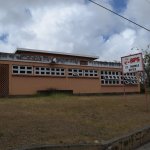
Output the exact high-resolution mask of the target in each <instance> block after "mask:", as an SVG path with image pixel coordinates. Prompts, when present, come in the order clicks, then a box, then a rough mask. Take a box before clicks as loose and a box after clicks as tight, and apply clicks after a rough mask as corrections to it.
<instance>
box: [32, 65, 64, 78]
mask: <svg viewBox="0 0 150 150" xmlns="http://www.w3.org/2000/svg"><path fill="white" fill-rule="evenodd" d="M34 74H36V75H45V76H64V75H65V69H64V68H48V67H35V68H34Z"/></svg>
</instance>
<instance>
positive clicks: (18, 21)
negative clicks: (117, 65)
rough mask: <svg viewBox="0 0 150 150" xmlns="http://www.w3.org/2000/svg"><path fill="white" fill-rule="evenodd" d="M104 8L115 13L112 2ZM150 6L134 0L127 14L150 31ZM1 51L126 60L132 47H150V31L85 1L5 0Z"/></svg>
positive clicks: (1, 8)
mask: <svg viewBox="0 0 150 150" xmlns="http://www.w3.org/2000/svg"><path fill="white" fill-rule="evenodd" d="M99 2H100V3H101V4H103V5H105V6H107V7H109V8H111V6H110V4H109V3H106V1H104V2H103V1H99ZM148 5H149V3H148V2H147V1H146V0H145V1H141V0H129V2H128V5H127V9H126V10H125V11H124V12H123V15H125V16H128V17H129V18H131V19H133V20H134V21H136V22H138V23H141V24H143V25H145V26H146V27H149V25H150V21H149V20H148V14H149V13H150V9H148V7H149V6H148ZM3 33H8V34H9V36H8V39H7V40H8V42H7V43H3V42H2V41H0V51H9V52H10V51H14V49H15V48H16V47H24V48H33V49H36V48H37V49H45V50H51V51H64V52H74V53H83V54H84V53H85V54H94V55H98V56H100V59H101V60H112V61H113V60H120V57H121V56H123V55H126V54H128V53H130V49H131V48H132V47H137V46H140V47H142V48H143V47H144V46H145V45H147V44H148V43H149V39H150V35H149V32H147V31H144V30H143V29H140V28H138V27H136V26H135V25H132V24H131V23H128V22H127V21H124V20H122V19H120V18H119V17H117V16H115V15H113V14H111V13H110V12H107V11H106V10H104V9H102V8H100V7H98V6H96V5H94V4H92V3H87V1H85V0H44V1H43V0H21V1H20V0H13V1H8V0H5V1H2V0H0V35H1V34H3Z"/></svg>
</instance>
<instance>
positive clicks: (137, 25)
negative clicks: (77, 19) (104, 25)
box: [89, 0, 150, 32]
mask: <svg viewBox="0 0 150 150" xmlns="http://www.w3.org/2000/svg"><path fill="white" fill-rule="evenodd" d="M89 1H90V2H92V3H93V4H95V5H98V6H99V7H102V8H103V9H105V10H107V11H109V12H111V13H113V14H115V15H117V16H119V17H121V18H123V19H125V20H127V21H129V22H131V23H133V24H135V25H136V26H138V27H140V28H143V29H145V30H146V31H149V32H150V30H149V29H147V28H146V27H144V26H142V25H140V24H138V23H136V22H134V21H132V20H130V19H128V18H126V17H124V16H122V15H120V14H118V13H116V12H114V11H112V10H111V9H109V8H107V7H104V6H103V5H101V4H99V3H96V2H94V1H92V0H89Z"/></svg>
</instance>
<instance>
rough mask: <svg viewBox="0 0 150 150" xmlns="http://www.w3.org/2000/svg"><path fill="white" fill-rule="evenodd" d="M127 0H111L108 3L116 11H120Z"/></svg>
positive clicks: (124, 7) (125, 5) (124, 6)
mask: <svg viewBox="0 0 150 150" xmlns="http://www.w3.org/2000/svg"><path fill="white" fill-rule="evenodd" d="M127 3H128V0H111V1H110V4H111V5H112V7H113V9H114V10H115V11H116V12H122V11H124V10H125V9H126V7H127Z"/></svg>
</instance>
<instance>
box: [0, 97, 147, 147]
mask: <svg viewBox="0 0 150 150" xmlns="http://www.w3.org/2000/svg"><path fill="white" fill-rule="evenodd" d="M149 106H150V103H149ZM146 109H147V107H146V102H145V100H144V95H130V96H126V98H124V97H123V96H81V97H79V96H65V95H56V96H47V97H34V98H9V99H0V149H1V150H8V149H13V148H20V147H22V146H27V145H34V144H38V145H39V144H64V143H65V144H66V143H93V142H94V140H99V141H102V140H108V139H111V138H113V137H116V136H120V135H123V134H126V133H129V132H130V131H134V130H135V129H138V128H141V127H144V126H147V125H150V107H149V112H147V111H146Z"/></svg>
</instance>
